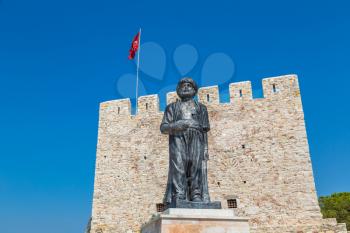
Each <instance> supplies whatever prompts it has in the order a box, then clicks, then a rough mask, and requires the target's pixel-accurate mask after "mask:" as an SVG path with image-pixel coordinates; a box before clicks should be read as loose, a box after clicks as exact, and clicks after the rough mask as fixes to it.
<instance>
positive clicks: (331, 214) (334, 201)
mask: <svg viewBox="0 0 350 233" xmlns="http://www.w3.org/2000/svg"><path fill="white" fill-rule="evenodd" d="M318 202H319V204H320V207H321V212H322V215H323V217H324V218H336V219H337V221H338V222H339V223H346V227H347V229H348V230H350V193H348V192H346V193H333V194H332V195H330V196H324V197H320V198H319V199H318Z"/></svg>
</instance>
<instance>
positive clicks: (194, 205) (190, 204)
mask: <svg viewBox="0 0 350 233" xmlns="http://www.w3.org/2000/svg"><path fill="white" fill-rule="evenodd" d="M168 208H185V209H221V202H220V201H213V202H194V201H186V200H173V201H172V202H171V203H170V204H169V205H167V206H165V209H168Z"/></svg>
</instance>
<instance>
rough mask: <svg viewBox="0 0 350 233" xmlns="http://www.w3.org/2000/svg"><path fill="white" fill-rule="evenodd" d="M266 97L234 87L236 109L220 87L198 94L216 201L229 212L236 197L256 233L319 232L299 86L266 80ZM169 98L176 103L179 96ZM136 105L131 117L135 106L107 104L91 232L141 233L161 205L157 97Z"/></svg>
mask: <svg viewBox="0 0 350 233" xmlns="http://www.w3.org/2000/svg"><path fill="white" fill-rule="evenodd" d="M263 91H264V98H261V99H252V90H251V84H250V82H240V83H233V84H230V103H225V104H223V103H219V92H218V87H217V86H214V87H205V88H201V89H200V90H199V93H198V95H199V96H198V97H199V98H198V99H199V100H200V101H201V102H203V103H204V104H206V105H207V107H208V111H209V117H210V123H211V131H210V132H209V153H210V161H209V163H208V170H209V175H208V176H209V190H210V195H211V199H212V200H219V201H221V202H222V205H223V207H224V208H227V204H226V199H227V198H230V197H232V196H235V197H237V198H238V208H237V210H236V214H237V215H239V216H248V217H250V225H251V227H252V229H255V231H254V232H268V230H267V231H265V230H263V229H267V228H268V227H271V226H295V225H300V226H301V225H315V226H316V225H317V226H321V225H322V223H321V219H322V217H321V213H320V209H319V206H318V202H317V196H316V192H315V185H314V178H313V173H312V167H311V161H310V155H309V147H308V141H307V135H306V130H305V123H304V114H303V109H302V104H301V99H300V90H299V85H298V79H297V77H296V76H295V75H287V76H281V77H275V78H267V79H264V80H263ZM167 98H168V100H167V101H168V103H169V102H171V101H174V100H175V99H176V94H175V93H169V94H168V95H167ZM138 106H139V112H138V114H137V115H131V114H130V112H131V107H130V100H129V99H123V100H114V101H108V102H104V103H101V106H100V120H99V130H98V145H97V156H96V172H95V187H94V197H93V210H92V232H93V233H95V232H99V231H100V230H102V231H101V232H103V233H106V232H108V233H112V232H113V233H117V232H118V233H119V232H120V233H125V232H138V230H139V229H140V225H141V224H142V223H144V222H147V221H148V220H149V219H150V217H151V215H152V214H153V213H155V212H156V203H161V202H162V198H163V194H164V191H165V186H166V181H167V172H168V137H167V135H162V134H161V133H160V131H159V125H160V122H161V119H162V116H163V113H162V112H160V111H159V99H158V96H157V95H150V96H142V97H140V98H139V100H138ZM243 145H244V146H243ZM243 147H244V148H243ZM259 229H261V231H259ZM275 232H278V231H275Z"/></svg>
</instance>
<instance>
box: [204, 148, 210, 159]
mask: <svg viewBox="0 0 350 233" xmlns="http://www.w3.org/2000/svg"><path fill="white" fill-rule="evenodd" d="M204 160H209V152H208V149H204Z"/></svg>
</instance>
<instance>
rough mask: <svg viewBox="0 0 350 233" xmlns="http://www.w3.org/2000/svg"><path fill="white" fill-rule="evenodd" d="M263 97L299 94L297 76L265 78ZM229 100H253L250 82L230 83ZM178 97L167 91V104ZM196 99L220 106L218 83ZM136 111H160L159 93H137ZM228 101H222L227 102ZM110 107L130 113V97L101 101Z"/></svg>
mask: <svg viewBox="0 0 350 233" xmlns="http://www.w3.org/2000/svg"><path fill="white" fill-rule="evenodd" d="M262 87H263V96H264V99H266V100H267V101H271V100H276V99H285V98H286V97H287V98H289V97H290V98H293V97H299V96H300V90H299V84H298V77H297V76H296V75H284V76H278V77H271V78H264V79H263V80H262ZM229 94H230V103H231V104H236V103H239V102H243V103H244V102H247V101H254V100H255V99H253V90H252V85H251V82H250V81H244V82H237V83H231V84H229ZM177 99H178V96H177V94H176V92H175V91H174V92H169V93H167V96H166V102H167V104H169V103H171V102H174V101H176V100H177ZM198 100H199V101H200V102H202V103H204V104H205V105H207V106H210V107H211V108H215V107H216V106H220V105H222V104H223V103H220V93H219V87H218V86H209V87H201V88H199V90H198ZM137 103H138V111H137V114H136V115H144V114H146V115H149V114H157V113H160V112H161V111H160V106H159V96H158V95H157V94H153V95H146V96H140V97H139V98H138V100H137ZM226 104H227V103H225V105H226ZM106 108H111V109H112V111H113V112H114V114H115V115H117V116H119V117H120V116H127V115H131V103H130V99H120V100H112V101H107V102H103V103H101V110H103V109H106Z"/></svg>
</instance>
